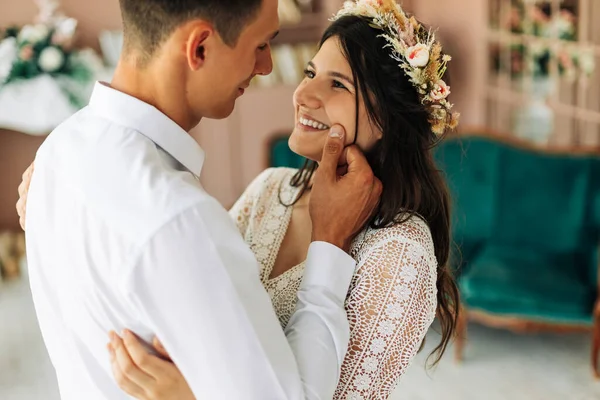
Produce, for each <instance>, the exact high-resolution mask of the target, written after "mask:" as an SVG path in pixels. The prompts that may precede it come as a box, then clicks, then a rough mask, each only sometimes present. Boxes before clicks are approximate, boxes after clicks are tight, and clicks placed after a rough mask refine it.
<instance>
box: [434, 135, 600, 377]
mask: <svg viewBox="0 0 600 400" xmlns="http://www.w3.org/2000/svg"><path fill="white" fill-rule="evenodd" d="M435 157H436V160H437V163H438V166H439V167H440V168H441V169H442V170H443V172H444V174H445V176H446V179H447V182H448V186H449V188H450V191H451V194H452V203H453V210H452V232H453V240H454V242H455V246H454V251H453V255H452V263H453V267H454V268H455V270H456V274H457V278H458V282H459V287H460V292H461V297H462V306H463V311H464V312H463V318H462V320H461V323H460V326H461V329H462V332H461V333H460V336H459V340H458V345H457V346H456V349H457V357H458V358H461V356H462V354H461V353H462V350H463V340H464V337H465V335H466V320H467V319H471V320H478V321H479V322H482V323H485V324H487V325H491V326H496V327H504V328H509V329H512V330H515V331H537V330H542V329H553V330H556V331H578V330H590V331H592V355H591V358H592V366H593V369H594V371H595V373H596V375H597V376H600V373H599V371H598V351H599V346H600V302H599V301H598V245H599V237H600V153H594V152H591V151H585V152H584V151H580V150H577V149H570V150H569V149H564V150H563V151H553V150H549V149H547V150H541V149H535V148H532V147H530V146H528V145H527V144H525V143H521V142H518V141H516V140H514V139H506V138H503V137H501V136H498V135H490V134H487V135H463V136H454V137H450V138H447V139H446V140H444V141H443V142H442V143H441V144H440V145H439V146H438V147H437V148H436V150H435Z"/></svg>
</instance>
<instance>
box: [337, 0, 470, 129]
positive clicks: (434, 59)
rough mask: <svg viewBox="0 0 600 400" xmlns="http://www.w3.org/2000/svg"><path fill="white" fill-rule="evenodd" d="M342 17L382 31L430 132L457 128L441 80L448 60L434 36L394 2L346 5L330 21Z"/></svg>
mask: <svg viewBox="0 0 600 400" xmlns="http://www.w3.org/2000/svg"><path fill="white" fill-rule="evenodd" d="M346 16H358V17H363V18H367V19H369V25H370V26H371V27H372V28H374V29H378V30H380V31H382V32H383V33H381V34H380V35H379V36H380V37H382V38H384V39H385V40H386V41H387V44H386V45H385V46H384V48H388V47H389V48H390V49H391V54H390V56H391V57H392V58H393V59H394V60H396V61H398V62H399V63H400V64H399V67H400V68H402V69H403V70H404V73H405V74H406V75H407V76H408V78H409V79H410V81H411V82H412V84H413V85H414V86H415V88H416V89H417V92H418V93H419V95H420V98H421V103H422V104H423V105H425V106H426V107H427V109H428V111H429V122H430V123H431V127H432V131H433V132H434V133H435V134H437V135H441V134H443V133H444V132H446V129H448V128H449V129H454V128H456V126H457V125H458V119H459V117H460V114H459V113H456V112H455V113H453V112H451V109H452V106H453V104H451V103H450V102H449V101H448V100H447V97H448V95H449V94H450V87H449V86H448V85H447V84H446V82H444V80H443V79H442V77H443V75H444V73H445V72H446V65H447V63H448V61H450V60H451V59H452V57H450V56H449V55H442V45H441V44H440V43H439V42H437V41H436V40H435V35H434V34H433V33H432V32H431V31H430V30H426V29H425V28H424V27H423V26H421V25H420V24H419V23H418V22H417V20H416V19H415V17H412V16H411V17H410V18H408V17H407V16H406V14H405V13H404V11H403V10H402V7H400V5H399V4H396V2H395V1H394V0H356V1H346V2H345V3H344V6H343V7H342V9H341V10H340V11H339V12H338V13H337V14H336V15H335V16H334V17H333V18H331V21H336V20H338V19H340V18H342V17H346Z"/></svg>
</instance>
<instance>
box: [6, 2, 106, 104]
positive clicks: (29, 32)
mask: <svg viewBox="0 0 600 400" xmlns="http://www.w3.org/2000/svg"><path fill="white" fill-rule="evenodd" d="M38 5H39V6H40V14H39V16H38V17H37V19H36V22H35V23H33V24H30V25H25V26H23V27H20V28H19V27H10V28H8V29H5V30H4V31H2V30H0V90H2V88H3V87H5V86H7V85H10V84H11V83H14V82H17V81H23V80H30V79H34V78H37V77H39V76H41V75H49V76H51V77H52V78H54V79H56V80H57V81H59V82H60V84H61V87H62V88H63V89H64V92H65V94H66V95H67V96H68V97H69V99H70V100H71V101H72V102H73V103H74V104H75V105H77V106H83V105H84V104H85V103H86V102H87V98H81V96H82V94H81V93H79V92H80V91H79V90H78V89H77V87H78V85H86V84H88V83H89V82H91V81H93V80H94V79H95V75H96V73H97V72H98V71H100V70H102V69H103V68H104V67H103V65H102V61H101V60H100V58H99V57H98V56H96V55H95V54H94V53H93V52H92V51H91V50H89V49H86V50H78V49H76V48H75V47H74V44H75V34H76V30H77V21H76V20H75V19H73V18H67V17H65V16H64V15H62V14H60V13H58V12H57V8H58V7H57V3H56V1H52V0H45V1H43V0H38ZM83 97H85V95H83Z"/></svg>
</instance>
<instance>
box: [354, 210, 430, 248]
mask: <svg viewBox="0 0 600 400" xmlns="http://www.w3.org/2000/svg"><path fill="white" fill-rule="evenodd" d="M386 244H397V245H403V246H404V245H408V246H411V247H412V248H413V249H414V250H415V251H419V252H422V253H424V255H426V256H431V257H434V258H435V252H434V246H433V238H432V236H431V230H430V229H429V225H428V224H427V222H425V220H424V219H423V218H422V217H420V216H419V215H417V214H412V215H408V214H407V215H403V216H400V217H399V219H398V222H396V223H394V224H391V225H389V226H386V227H384V228H379V229H374V228H371V227H369V228H366V229H365V230H363V232H361V233H360V234H359V235H358V237H357V238H356V239H355V240H354V242H353V245H352V254H353V255H354V256H355V258H357V259H358V258H362V257H364V256H365V255H367V254H368V253H370V251H371V250H372V249H374V248H377V247H381V246H383V245H386Z"/></svg>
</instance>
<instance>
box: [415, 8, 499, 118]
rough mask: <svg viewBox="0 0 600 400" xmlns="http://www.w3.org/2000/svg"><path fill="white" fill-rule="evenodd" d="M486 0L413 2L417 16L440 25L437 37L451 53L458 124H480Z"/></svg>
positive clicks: (482, 113) (483, 75)
mask: <svg viewBox="0 0 600 400" xmlns="http://www.w3.org/2000/svg"><path fill="white" fill-rule="evenodd" d="M487 3H488V2H487V1H485V0H418V1H414V2H413V10H414V13H415V15H416V16H417V18H418V19H419V20H420V21H421V22H423V23H425V24H428V25H430V26H432V27H434V28H435V27H439V31H438V38H439V39H440V40H441V41H442V43H443V45H444V50H445V51H446V52H447V53H449V54H450V55H452V57H453V61H452V62H451V63H450V66H449V70H450V76H451V78H452V92H453V94H452V101H454V102H455V108H456V111H459V112H460V113H461V114H462V117H461V126H462V127H463V128H464V127H468V126H483V124H484V116H485V109H484V106H485V102H484V101H483V98H482V96H481V95H482V93H483V90H484V87H485V80H486V68H487V60H486V57H487V52H486V42H485V35H486V32H487Z"/></svg>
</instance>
